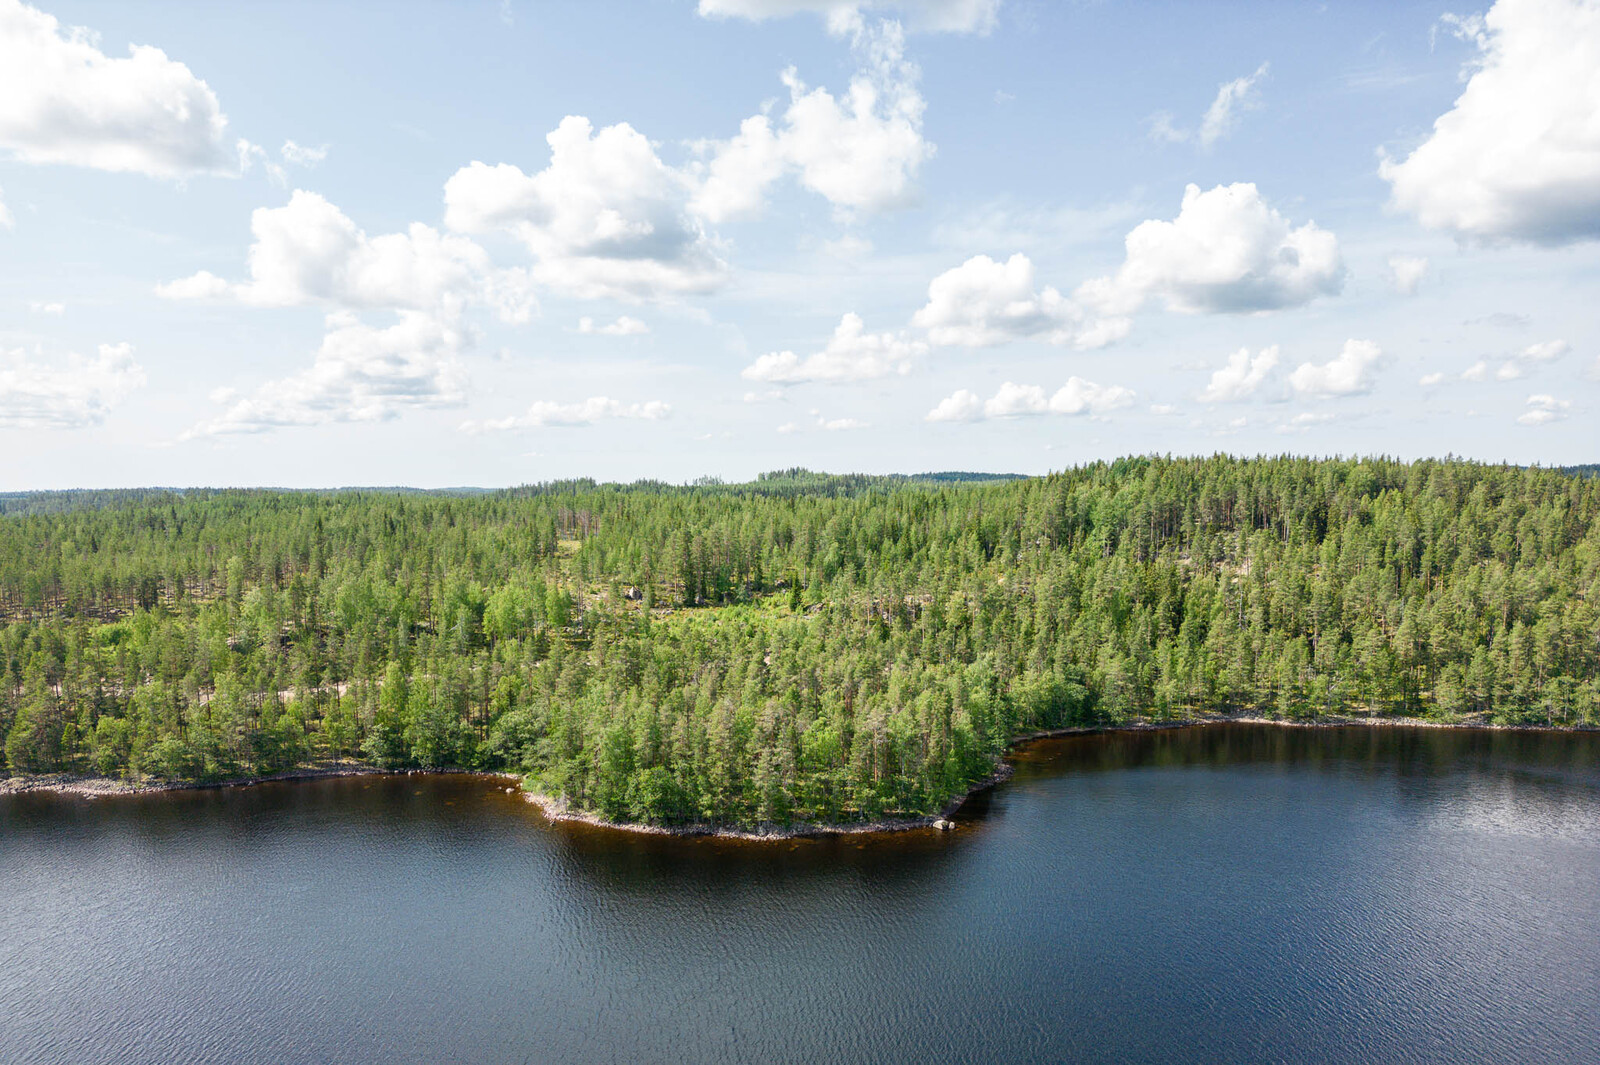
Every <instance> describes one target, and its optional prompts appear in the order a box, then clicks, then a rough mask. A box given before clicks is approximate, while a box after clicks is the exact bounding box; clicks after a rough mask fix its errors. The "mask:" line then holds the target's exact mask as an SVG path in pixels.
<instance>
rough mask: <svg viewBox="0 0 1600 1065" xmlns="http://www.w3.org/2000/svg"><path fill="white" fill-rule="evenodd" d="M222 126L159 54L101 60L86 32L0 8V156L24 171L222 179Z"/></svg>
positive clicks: (150, 51)
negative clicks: (49, 166) (0, 152)
mask: <svg viewBox="0 0 1600 1065" xmlns="http://www.w3.org/2000/svg"><path fill="white" fill-rule="evenodd" d="M227 124H228V120H227V118H226V116H224V115H223V113H222V108H221V105H220V104H219V103H218V102H217V97H216V94H215V93H213V92H212V91H211V88H210V87H209V86H208V85H206V83H205V82H204V81H201V80H200V79H199V78H197V77H195V75H194V74H193V72H191V71H190V70H189V68H188V67H187V66H185V65H184V64H182V63H180V62H178V61H176V60H174V59H169V58H168V57H167V55H166V53H165V52H163V51H162V50H161V49H159V48H154V47H151V46H149V45H137V44H136V45H131V46H130V47H129V48H128V54H127V56H125V57H120V58H117V57H112V56H108V55H106V54H105V53H104V52H102V51H101V50H100V48H99V45H98V43H97V40H96V37H95V35H94V34H93V33H91V32H90V31H88V30H85V29H81V28H68V27H63V26H62V25H61V24H60V23H59V22H57V21H56V19H55V17H54V16H52V15H48V14H45V13H44V12H42V11H39V10H37V9H35V8H32V7H29V6H27V5H26V4H23V3H20V2H18V0H0V148H3V149H5V150H7V151H9V152H10V153H11V154H12V155H13V156H15V157H16V158H18V159H20V160H22V161H23V162H26V163H65V164H69V165H72V166H84V167H93V168H95V169H98V170H111V171H132V172H135V173H141V174H149V175H151V176H154V177H164V178H170V177H181V176H183V175H186V174H198V173H228V172H232V171H233V170H234V168H235V165H236V164H235V153H234V151H233V147H232V146H231V145H229V144H228V143H227V140H226V129H227Z"/></svg>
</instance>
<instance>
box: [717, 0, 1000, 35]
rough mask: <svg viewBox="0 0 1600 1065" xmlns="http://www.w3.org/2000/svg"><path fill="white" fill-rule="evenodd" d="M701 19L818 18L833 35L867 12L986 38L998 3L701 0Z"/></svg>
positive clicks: (914, 26)
mask: <svg viewBox="0 0 1600 1065" xmlns="http://www.w3.org/2000/svg"><path fill="white" fill-rule="evenodd" d="M699 10H700V15H701V17H703V18H743V19H749V20H750V21H752V22H761V21H763V20H766V19H770V18H786V17H788V16H790V15H800V14H813V15H821V16H822V17H823V18H824V19H826V20H827V23H828V29H829V31H830V32H832V33H835V34H845V33H849V32H850V31H851V30H852V28H854V27H856V26H859V25H860V23H861V20H862V15H863V13H864V12H866V11H884V10H888V11H896V12H900V13H902V14H904V16H905V17H906V18H907V19H908V20H909V22H910V25H911V28H912V29H913V30H921V31H925V32H933V33H977V34H987V33H988V32H989V31H990V30H992V29H994V24H995V17H996V15H997V14H998V13H999V11H1000V0H700V8H699Z"/></svg>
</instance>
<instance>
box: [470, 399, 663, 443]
mask: <svg viewBox="0 0 1600 1065" xmlns="http://www.w3.org/2000/svg"><path fill="white" fill-rule="evenodd" d="M671 413H672V408H671V407H670V406H668V405H667V404H665V403H663V402H661V401H660V400H656V399H652V400H650V401H648V402H645V403H622V402H620V401H619V400H615V399H612V398H611V397H609V396H590V397H589V398H588V399H585V400H582V401H580V402H577V403H556V402H554V401H552V400H547V399H541V400H538V401H536V402H535V403H533V404H531V405H530V406H529V407H528V410H527V412H526V413H524V414H519V415H514V416H512V417H508V418H492V419H489V420H487V421H481V422H472V421H469V422H462V423H461V431H462V432H464V433H474V434H477V433H495V432H508V431H510V430H515V429H544V428H550V427H559V428H569V429H570V428H576V427H578V426H583V425H593V424H594V423H595V422H598V421H600V420H601V419H603V418H637V419H643V420H645V421H659V420H661V419H662V418H665V417H667V416H668V415H670V414H671Z"/></svg>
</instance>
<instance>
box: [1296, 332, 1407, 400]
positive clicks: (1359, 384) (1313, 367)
mask: <svg viewBox="0 0 1600 1065" xmlns="http://www.w3.org/2000/svg"><path fill="white" fill-rule="evenodd" d="M1384 358H1385V356H1384V354H1383V351H1382V349H1381V348H1379V347H1378V345H1376V344H1374V343H1373V342H1372V341H1370V340H1346V341H1345V342H1344V347H1343V348H1342V349H1340V351H1339V354H1338V355H1337V356H1335V357H1334V358H1333V359H1332V360H1331V361H1329V362H1325V363H1322V364H1321V365H1317V364H1315V363H1309V362H1303V363H1301V364H1300V365H1299V366H1298V367H1297V368H1296V369H1295V371H1294V373H1292V374H1290V375H1289V385H1290V386H1291V387H1292V388H1293V389H1294V390H1295V391H1296V392H1298V393H1300V394H1301V395H1303V396H1356V395H1361V394H1363V393H1366V392H1370V391H1372V385H1373V380H1374V377H1375V374H1376V371H1377V369H1378V367H1379V366H1380V365H1382V363H1383V362H1384Z"/></svg>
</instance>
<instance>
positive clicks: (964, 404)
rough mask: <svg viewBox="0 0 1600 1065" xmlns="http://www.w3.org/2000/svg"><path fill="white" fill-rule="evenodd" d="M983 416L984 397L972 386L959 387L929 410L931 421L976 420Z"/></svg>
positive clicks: (928, 418)
mask: <svg viewBox="0 0 1600 1065" xmlns="http://www.w3.org/2000/svg"><path fill="white" fill-rule="evenodd" d="M982 417H983V397H981V396H979V395H978V394H977V393H976V392H974V391H972V390H971V389H970V388H958V389H956V391H955V392H953V393H951V394H950V395H948V396H946V397H945V398H944V399H941V400H940V401H939V405H938V406H936V407H934V408H933V409H932V410H930V411H929V412H928V417H927V420H928V421H930V422H975V421H977V420H978V419H979V418H982Z"/></svg>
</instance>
